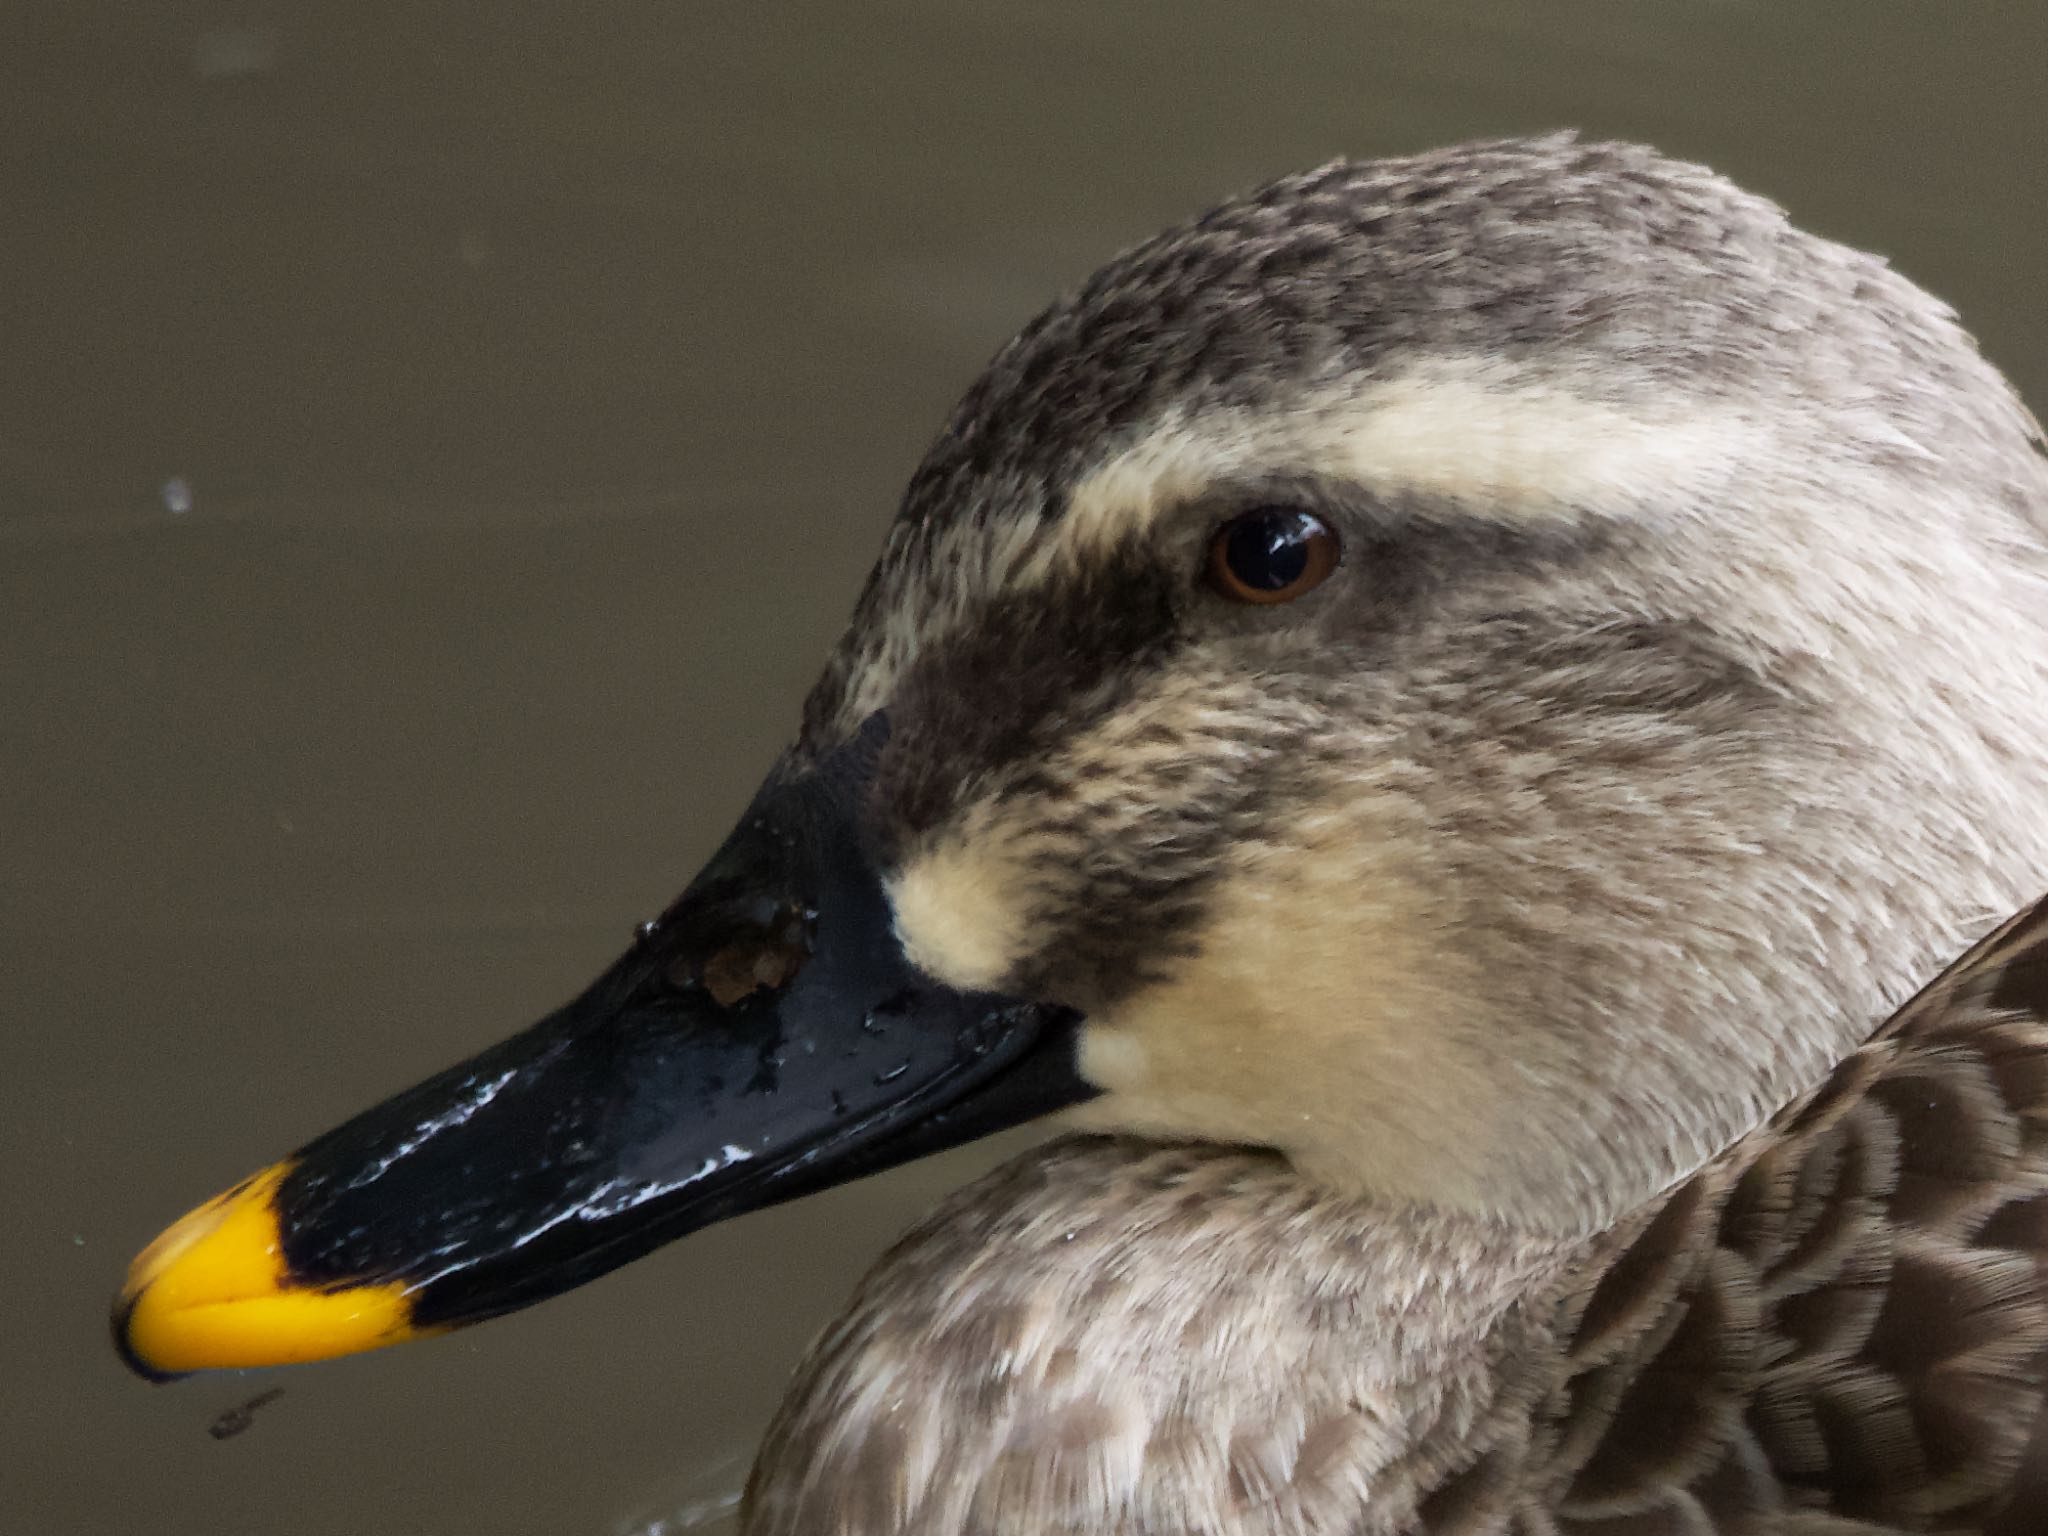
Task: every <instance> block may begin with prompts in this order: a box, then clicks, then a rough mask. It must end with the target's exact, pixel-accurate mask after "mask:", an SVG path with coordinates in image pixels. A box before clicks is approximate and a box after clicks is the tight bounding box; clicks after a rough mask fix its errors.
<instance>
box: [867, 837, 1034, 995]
mask: <svg viewBox="0 0 2048 1536" xmlns="http://www.w3.org/2000/svg"><path fill="white" fill-rule="evenodd" d="M1010 873H1011V871H1010V867H1009V863H1008V861H1007V860H1006V859H1004V858H1002V857H1001V856H1000V850H999V849H991V848H986V847H977V846H975V845H974V844H971V843H955V844H950V845H947V846H946V847H944V848H942V849H940V850H938V851H936V852H933V853H930V854H926V855H924V856H923V857H921V858H919V859H918V860H917V861H916V862H914V863H912V864H910V865H909V866H907V867H906V868H905V869H904V870H902V872H901V873H899V874H898V875H897V876H896V877H895V878H894V879H892V880H891V881H890V882H889V903H890V906H891V907H892V908H893V909H894V911H895V914H896V934H897V937H898V938H899V939H901V940H902V941H903V948H904V952H905V953H906V954H908V955H909V957H910V960H911V963H912V964H913V965H915V966H916V967H917V968H918V969H919V970H921V971H923V972H924V973H925V974H926V975H927V976H930V977H933V978H934V979H936V980H938V981H942V982H945V983H946V984H947V985H948V986H953V987H959V988H961V989H963V990H969V991H973V990H981V989H986V988H992V987H995V986H996V985H998V984H999V983H1000V982H1001V981H1002V980H1003V978H1004V977H1005V976H1007V975H1008V974H1009V972H1010V969H1011V967H1012V966H1014V965H1015V964H1016V962H1017V959H1018V956H1019V954H1020V953H1021V951H1022V948H1023V944H1022V938H1023V930H1024V926H1025V925H1024V923H1023V922H1022V920H1021V918H1020V916H1019V911H1020V904H1019V902H1018V901H1017V899H1016V897H1015V894H1014V892H1013V891H1012V890H1011V888H1010V885H1011V882H1010V879H1009V876H1010Z"/></svg>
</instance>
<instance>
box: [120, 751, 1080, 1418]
mask: <svg viewBox="0 0 2048 1536" xmlns="http://www.w3.org/2000/svg"><path fill="white" fill-rule="evenodd" d="M852 752H853V749H849V751H848V753H844V754H842V755H841V760H840V761H834V762H828V763H827V764H826V765H825V767H824V768H823V769H821V770H818V771H813V772H809V773H806V774H803V775H800V776H799V775H792V774H790V773H788V772H787V771H779V772H778V774H777V776H776V777H774V778H771V780H770V781H769V783H768V785H767V786H766V787H765V788H764V789H763V791H762V792H761V794H760V795H759V796H758V797H757V798H756V800H755V802H754V805H753V806H752V808H751V809H750V810H749V811H748V813H747V815H746V817H745V818H744V819H743V821H742V822H741V824H740V826H739V828H738V829H737V830H736V831H735V832H734V833H733V835H732V837H731V838H730V839H729V840H728V841H727V842H726V844H725V846H724V847H723V848H722V849H721V850H720V851H719V853H718V854H717V855H716V856H715V857H714V858H713V859H712V861H711V863H710V864H709V865H708V866H707V867H706V868H705V870H704V872H703V873H702V874H701V875H700V876H699V877H698V878H697V880H696V881H695V882H694V883H693V884H692V885H691V886H690V888H689V889H688V890H687V891H686V892H685V893H684V894H683V896H682V897H681V898H680V899H679V900H678V901H677V902H676V904H675V905H674V906H673V907H672V908H671V909H670V910H669V911H668V912H667V913H665V914H664V915H663V916H662V917H661V918H660V919H659V920H657V921H656V922H653V923H650V924H648V925H646V926H645V927H644V928H643V929H642V930H641V933H640V936H639V939H638V941H637V942H636V943H635V945H634V946H633V948H632V949H631V950H630V951H629V952H628V953H627V954H626V955H625V956H624V957H623V958H621V959H620V960H619V961H618V962H617V963H616V964H615V965H613V966H612V967H611V968H610V969H609V970H608V971H606V972H605V973H604V974H603V975H602V976H600V977H599V978H598V979H597V981H596V982H595V983H593V984H592V985H591V987H590V988H589V989H588V990H587V991H586V992H585V993H584V994H583V995H582V996H581V997H579V998H577V999H576V1000H575V1001H574V1002H572V1003H570V1004H569V1005H568V1006H567V1007H565V1008H562V1009H560V1010H558V1011H557V1012H555V1013H554V1014H551V1015H550V1016H549V1017H547V1018H545V1019H543V1020H542V1021H541V1022H540V1023H538V1024H536V1025H534V1026H533V1027H532V1028H530V1029H528V1030H526V1031H524V1032H523V1033H521V1034H518V1035H515V1036H513V1037H512V1038H511V1039H509V1040H506V1041H505V1042H503V1043H502V1044H500V1045H497V1046H495V1047H493V1048H492V1049H490V1050H487V1051H485V1052H483V1053H482V1054H481V1055H479V1056H476V1057H474V1058H472V1059H471V1060H469V1061H465V1062H463V1063H461V1064H460V1065H458V1066H454V1067H451V1068H449V1069H448V1070H447V1071H445V1072H442V1073H439V1074H438V1075H436V1076H434V1077H431V1078H429V1079H427V1081H425V1082H423V1083H420V1084H419V1085H418V1086H416V1087H413V1088H410V1089H408V1090H406V1091H405V1092H403V1093H401V1094H399V1095H398V1096H397V1097H395V1098H393V1099H390V1100H389V1101H387V1102H386V1103H383V1104H380V1105H378V1106H376V1107H375V1108H373V1109H370V1110H368V1111H366V1112H365V1113H363V1114H361V1115H358V1116H357V1117H356V1118H355V1119H353V1120H350V1121H348V1122H347V1123H346V1124H344V1125H342V1126H340V1127H338V1128H337V1129H335V1130H332V1131H329V1132H328V1133H327V1134H325V1135H324V1136H321V1137H319V1138H317V1139H316V1140H314V1141H312V1142H310V1143H309V1144H307V1145H306V1146H305V1147H302V1148H301V1149H300V1150H299V1151H298V1152H296V1153H294V1154H293V1155H292V1156H290V1157H288V1158H286V1159H285V1160H284V1161H282V1162H280V1163H277V1164H275V1165H274V1166H272V1167H270V1168H268V1169H265V1170H264V1171H262V1172H261V1173H259V1174H257V1175H255V1176H254V1177H253V1178H251V1179H249V1180H247V1181H245V1182H244V1183H243V1184H241V1185H239V1186H237V1187H236V1188H234V1189H232V1190H230V1191H228V1192H227V1193H226V1194H224V1195H222V1196H220V1197H219V1198H218V1199H216V1200H214V1201H212V1202H210V1203H208V1204H207V1205H204V1206H201V1207H200V1208H199V1209H198V1210H196V1211H193V1212H192V1213H190V1214H189V1215H187V1216H186V1217H185V1218H183V1219H182V1220H181V1221H179V1222H178V1223H176V1224H175V1225H173V1226H172V1227H171V1228H170V1229H169V1230H168V1231H166V1232H165V1233H164V1234H163V1236H161V1237H160V1238H158V1239H157V1241H156V1242H155V1243H153V1244H152V1245H151V1246H150V1247H149V1248H148V1249H146V1250H145V1251H144V1252H143V1253H142V1254H141V1255H140V1256H139V1257H138V1258H137V1259H136V1261H135V1263H134V1265H133V1266H132V1267H131V1269H130V1272H129V1276H128V1283H127V1285H126V1286H125V1287H124V1288H123V1290H122V1292H121V1294H120V1296H119V1298H118V1299H117V1300H116V1303H115V1310H114V1335H115V1341H116V1344H117V1346H118V1348H119V1349H120V1351H121V1353H122V1355H123V1358H125V1359H126V1360H127V1361H128V1363H129V1364H130V1365H131V1366H132V1367H133V1368H134V1369H135V1370H137V1371H138V1372H140V1373H141V1374H143V1375H145V1376H149V1377H152V1378H158V1379H161V1378H165V1377H169V1376H172V1375H177V1374H181V1373H184V1372H187V1371H192V1370H199V1369H205V1368H209V1367H220V1366H252V1365H274V1364H283V1363H286V1362H290V1361H300V1360H314V1359H321V1358H324V1357H327V1356H332V1355H340V1354H348V1353H352V1352H355V1351H358V1350H363V1349H373V1348H377V1347H379V1346H382V1345H386V1344H392V1343H397V1342H399V1341H401V1340H404V1339H407V1338H414V1337H418V1336H421V1335H424V1334H431V1333H436V1332H440V1331H443V1330H446V1329H449V1328H455V1327H459V1326H461V1325H463V1324H465V1323H472V1322H477V1321H479V1320H481V1319H483V1318H488V1317H494V1316H497V1315H498V1314H500V1313H504V1312H509V1311H512V1310H514V1309H516V1308H519V1307H523V1306H526V1305H528V1304H530V1303H532V1302H535V1301H539V1300H541V1299H543V1298H544V1297H547V1296H552V1295H554V1294H556V1293H557V1292H560V1291H565V1290H568V1289H569V1288H571V1287H572V1286H576V1285H580V1284H582V1283H583V1282H584V1281H586V1280H591V1279H594V1278H596V1277H597V1276H599V1275H602V1274H604V1273H605V1272H606V1271H608V1270H611V1269H615V1268H617V1267H618V1266H619V1265H621V1264H624V1263H626V1262H627V1261H628V1260H630V1259H634V1258H637V1257H638V1256H640V1255H641V1254H643V1253H646V1252H647V1251H648V1250H650V1249H652V1248H655V1247H657V1246H659V1245H660V1244H662V1243H665V1242H669V1241H671V1240H672V1239H674V1238H677V1237H680V1236H682V1235H683V1234H684V1233H686V1232H690V1231H693V1230H695V1229H696V1228H698V1227H702V1226H705V1225H708V1224H709V1223H711V1222H714V1221H718V1220H721V1219H723V1218H725V1217H727V1216H734V1215H738V1214H740V1213H741V1212H744V1211H750V1210H755V1209H758V1208H760V1207H762V1206H766V1205H772V1204H774V1203H776V1202H778V1201H781V1200H786V1199H789V1198H791V1197H793V1196H796V1195H801V1194H806V1193H809V1192H811V1191H814V1190H818V1189H823V1188H826V1187H827V1186H830V1185H833V1184H838V1183H842V1182H844V1181H846V1180H848V1179H852V1178H856V1177H859V1176H861V1175H863V1174H867V1173H871V1172H875V1171H877V1170H880V1169H883V1168H887V1167H890V1166H892V1165H894V1164H896V1163H899V1162H902V1161H905V1160H906V1159H909V1158H912V1157H918V1156H922V1155H924V1154H926V1153H928V1152H935V1151H938V1150H940V1149H942V1148H944V1147H948V1146H952V1145H955V1144H957V1143H959V1142H963V1141H967V1140H971V1139H973V1138H975V1137H978V1136H982V1135H985V1134H988V1133H989V1132H992V1131H996V1130H1001V1129H1003V1128H1005V1127H1008V1126H1012V1125H1016V1124H1018V1123H1020V1122H1022V1121H1025V1120H1029V1119H1032V1118H1034V1117H1036V1116H1039V1115H1043V1114H1046V1113H1049V1112H1051V1111H1053V1110H1057V1109H1060V1108H1063V1107H1065V1106H1067V1105H1069V1104H1073V1103H1076V1102H1078V1101H1079V1100H1081V1099H1084V1098H1086V1097H1088V1096H1089V1094H1090V1093H1091V1092H1092V1090H1091V1089H1089V1088H1088V1087H1087V1086H1086V1085H1085V1084H1084V1083H1083V1082H1082V1081H1081V1079H1080V1078H1079V1076H1078V1075H1077V1073H1076V1070H1075V1060H1074V1050H1075V1025H1076V1022H1077V1021H1076V1018H1075V1016H1074V1015H1072V1014H1071V1013H1069V1012H1067V1011H1065V1010H1062V1009H1058V1008H1053V1007H1047V1006H1041V1005H1035V1004H1031V1003H1026V1002H1020V1001H1017V1000H1014V999H1009V998H1004V997H1000V996H995V995H990V994H979V993H966V992H957V991H953V990H950V989H948V988H945V987H941V986H937V985H935V984H934V983H932V982H931V981H929V980H928V979H926V978H925V977H923V976H922V975H920V974H919V973H918V972H917V970H916V969H915V968H914V967H913V966H912V965H911V964H910V962H909V961H908V959H907V958H906V957H905V955H904V953H903V950H902V946H901V945H900V943H899V942H898V941H897V939H896V937H895V934H894V932H893V928H892V922H891V915H890V911H889V907H888V902H887V899H886V897H885V895H884V893H883V890H882V886H881V883H880V880H879V878H878V876H877V873H876V871H875V868H874V865H873V862H872V861H871V860H870V859H869V858H868V857H867V856H866V855H865V853H864V851H863V849H862V847H861V840H860V837H859V835H858V829H857V820H856V817H855V816H854V814H853V805H854V803H855V801H856V799H857V791H858V789H859V787H860V786H859V782H858V780H859V778H860V777H861V775H860V774H859V773H857V772H853V771H849V765H848V762H847V761H845V759H847V758H848V757H849V756H851V755H852ZM862 755H864V756H866V757H868V758H870V759H871V757H872V752H868V753H866V754H862Z"/></svg>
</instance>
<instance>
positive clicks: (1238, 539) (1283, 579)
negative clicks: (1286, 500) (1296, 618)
mask: <svg viewBox="0 0 2048 1536" xmlns="http://www.w3.org/2000/svg"><path fill="white" fill-rule="evenodd" d="M1303 521H1304V519H1303V518H1302V517H1301V515H1300V514H1299V513H1293V512H1278V513H1260V514H1255V515H1253V516H1251V517H1240V518H1239V519H1237V521H1236V522H1234V523H1232V524H1231V525H1230V529H1229V532H1228V535H1227V537H1228V538H1229V540H1230V547H1229V548H1228V549H1227V550H1226V551H1225V553H1224V558H1225V559H1226V560H1228V561H1229V562H1230V572H1231V574H1232V575H1233V576H1235V577H1236V578H1237V579H1238V580H1239V581H1241V582H1243V583H1244V584H1245V585H1246V586H1248V587H1255V588H1257V589H1258V590H1259V591H1261V592H1279V591H1283V590H1285V589H1286V588H1288V587H1291V586H1293V585H1294V583H1296V582H1297V581H1299V580H1301V573H1302V572H1303V571H1305V570H1307V569H1308V538H1307V536H1306V534H1305V533H1304V531H1303V530H1302V528H1301V524H1302V522H1303Z"/></svg>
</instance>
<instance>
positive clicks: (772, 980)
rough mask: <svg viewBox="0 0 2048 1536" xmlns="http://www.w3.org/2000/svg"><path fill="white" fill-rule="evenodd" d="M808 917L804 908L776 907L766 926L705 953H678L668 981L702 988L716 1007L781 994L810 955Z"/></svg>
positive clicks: (750, 928) (751, 929) (753, 927)
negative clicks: (754, 997)
mask: <svg viewBox="0 0 2048 1536" xmlns="http://www.w3.org/2000/svg"><path fill="white" fill-rule="evenodd" d="M811 917H812V914H811V913H809V912H807V911H805V910H804V909H802V908H800V907H797V906H794V905H788V906H783V907H780V908H777V909H776V910H775V911H774V913H773V915H772V916H771V917H769V919H768V920H767V921H766V922H765V923H749V924H747V925H746V926H745V927H743V928H742V929H740V930H739V931H738V932H736V933H734V934H733V935H732V936H731V937H730V938H728V939H727V940H726V942H725V943H723V944H721V945H719V946H718V947H717V948H715V949H713V950H711V951H710V952H709V953H708V954H696V953H692V954H684V955H678V956H677V957H676V958H675V959H674V960H672V961H671V962H670V963H669V967H668V979H669V981H670V983H671V984H672V985H674V986H676V987H678V988H681V989H685V990H687V989H689V988H693V987H701V988H703V990H704V991H705V992H706V993H707V994H709V995H710V998H711V1000H712V1001H713V1002H715V1003H717V1004H718V1006H719V1007H721V1008H731V1007H733V1006H734V1005H735V1004H737V1003H740V1002H742V1001H744V1000H745V999H747V998H749V997H752V996H754V995H755V994H756V993H762V992H766V993H770V994H773V993H776V992H780V991H781V990H782V989H783V988H784V987H786V986H788V985H789V984H790V982H792V981H794V980H795V979H796V976H797V973H798V972H799V971H801V970H802V969H803V967H804V962H805V961H807V960H809V959H810V957H811Z"/></svg>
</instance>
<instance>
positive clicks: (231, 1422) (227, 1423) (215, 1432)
mask: <svg viewBox="0 0 2048 1536" xmlns="http://www.w3.org/2000/svg"><path fill="white" fill-rule="evenodd" d="M283 1396H284V1388H283V1387H272V1388H270V1390H269V1391H267V1392H258V1393H257V1394H256V1395H255V1396H254V1397H252V1398H250V1399H249V1400H248V1401H247V1402H245V1403H237V1404H236V1405H235V1406H234V1407H232V1408H230V1409H228V1410H226V1411H225V1412H224V1413H222V1414H221V1415H220V1417H218V1418H217V1419H215V1420H214V1421H213V1422H212V1423H211V1424H209V1425H207V1426H206V1432H207V1433H208V1434H209V1435H211V1436H213V1438H214V1439H216V1440H232V1439H234V1438H235V1436H237V1435H239V1434H241V1433H242V1432H243V1431H245V1430H246V1429H248V1427H249V1426H250V1425H251V1424H254V1423H255V1422H256V1410H257V1409H258V1408H265V1407H268V1406H269V1405H270V1404H272V1403H274V1402H276V1401H277V1400H278V1399H279V1398H280V1397H283Z"/></svg>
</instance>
